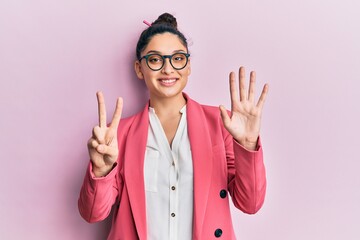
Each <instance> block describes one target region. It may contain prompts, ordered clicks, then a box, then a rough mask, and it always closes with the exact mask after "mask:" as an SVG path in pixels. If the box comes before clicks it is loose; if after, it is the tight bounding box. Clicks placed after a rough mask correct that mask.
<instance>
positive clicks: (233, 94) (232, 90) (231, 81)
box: [229, 72, 239, 103]
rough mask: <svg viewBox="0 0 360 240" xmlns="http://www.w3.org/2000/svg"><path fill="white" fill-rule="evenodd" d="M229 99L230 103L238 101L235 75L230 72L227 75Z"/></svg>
mask: <svg viewBox="0 0 360 240" xmlns="http://www.w3.org/2000/svg"><path fill="white" fill-rule="evenodd" d="M229 86H230V98H231V103H234V102H237V101H239V95H238V93H237V90H236V81H235V73H234V72H231V73H230V75H229Z"/></svg>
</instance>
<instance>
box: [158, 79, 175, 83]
mask: <svg viewBox="0 0 360 240" xmlns="http://www.w3.org/2000/svg"><path fill="white" fill-rule="evenodd" d="M161 81H162V82H163V83H173V82H175V81H176V79H168V80H161Z"/></svg>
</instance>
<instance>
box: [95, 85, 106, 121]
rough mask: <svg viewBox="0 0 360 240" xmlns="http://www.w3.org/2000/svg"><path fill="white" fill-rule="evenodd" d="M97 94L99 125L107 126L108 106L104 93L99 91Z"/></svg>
mask: <svg viewBox="0 0 360 240" xmlns="http://www.w3.org/2000/svg"><path fill="white" fill-rule="evenodd" d="M96 96H97V101H98V113H99V126H100V127H106V108H105V100H104V95H103V93H102V92H97V93H96Z"/></svg>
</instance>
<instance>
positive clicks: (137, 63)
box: [134, 60, 144, 79]
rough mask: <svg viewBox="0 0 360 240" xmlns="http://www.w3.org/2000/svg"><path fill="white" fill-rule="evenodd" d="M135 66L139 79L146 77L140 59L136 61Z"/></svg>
mask: <svg viewBox="0 0 360 240" xmlns="http://www.w3.org/2000/svg"><path fill="white" fill-rule="evenodd" d="M134 68H135V73H136V76H137V77H138V78H139V79H144V74H143V73H142V71H141V64H140V62H139V61H138V60H136V61H135V64H134Z"/></svg>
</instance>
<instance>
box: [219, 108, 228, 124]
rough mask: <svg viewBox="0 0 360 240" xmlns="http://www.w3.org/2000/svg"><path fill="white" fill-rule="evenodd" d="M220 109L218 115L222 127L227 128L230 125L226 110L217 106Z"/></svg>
mask: <svg viewBox="0 0 360 240" xmlns="http://www.w3.org/2000/svg"><path fill="white" fill-rule="evenodd" d="M219 109H220V114H221V119H222V121H223V123H224V126H225V127H227V126H229V125H230V117H229V115H228V113H227V111H226V108H225V107H224V106H223V105H220V106H219Z"/></svg>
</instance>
